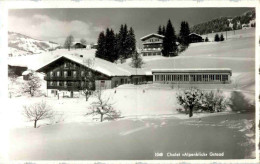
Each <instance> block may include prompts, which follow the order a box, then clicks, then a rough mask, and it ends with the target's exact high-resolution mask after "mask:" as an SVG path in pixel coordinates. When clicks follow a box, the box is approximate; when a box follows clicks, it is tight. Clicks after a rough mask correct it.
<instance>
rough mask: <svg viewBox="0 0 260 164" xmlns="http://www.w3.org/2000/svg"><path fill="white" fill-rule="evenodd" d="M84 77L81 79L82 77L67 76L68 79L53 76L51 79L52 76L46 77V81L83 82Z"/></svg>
mask: <svg viewBox="0 0 260 164" xmlns="http://www.w3.org/2000/svg"><path fill="white" fill-rule="evenodd" d="M83 79H84V77H81V76H75V77H74V76H67V77H64V76H53V77H50V76H44V80H48V81H49V80H61V81H62V80H83Z"/></svg>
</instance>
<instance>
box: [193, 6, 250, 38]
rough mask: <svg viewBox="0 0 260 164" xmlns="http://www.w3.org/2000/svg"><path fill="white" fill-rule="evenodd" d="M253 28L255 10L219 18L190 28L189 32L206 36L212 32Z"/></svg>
mask: <svg viewBox="0 0 260 164" xmlns="http://www.w3.org/2000/svg"><path fill="white" fill-rule="evenodd" d="M249 27H255V10H251V11H248V12H245V13H244V14H242V15H239V16H235V17H220V18H216V19H213V20H211V21H208V22H204V23H200V24H197V25H194V26H193V27H191V32H194V33H197V34H200V35H202V34H208V33H212V32H220V31H230V30H239V29H244V28H249Z"/></svg>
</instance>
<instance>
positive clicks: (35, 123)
mask: <svg viewBox="0 0 260 164" xmlns="http://www.w3.org/2000/svg"><path fill="white" fill-rule="evenodd" d="M36 126H37V120H34V128H36Z"/></svg>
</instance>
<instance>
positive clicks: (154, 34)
mask: <svg viewBox="0 0 260 164" xmlns="http://www.w3.org/2000/svg"><path fill="white" fill-rule="evenodd" d="M151 36H157V37H159V38H164V36H163V35H159V34H156V33H152V34H148V35H146V36H144V37H142V38H140V39H141V40H142V41H143V40H144V39H146V38H149V37H151Z"/></svg>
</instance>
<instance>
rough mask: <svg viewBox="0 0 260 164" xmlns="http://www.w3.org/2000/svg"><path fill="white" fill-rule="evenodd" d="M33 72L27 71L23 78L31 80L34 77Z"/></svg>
mask: <svg viewBox="0 0 260 164" xmlns="http://www.w3.org/2000/svg"><path fill="white" fill-rule="evenodd" d="M32 74H33V73H32V71H30V70H27V71H24V72H23V73H22V76H23V80H29V79H30V77H31V76H32Z"/></svg>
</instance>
